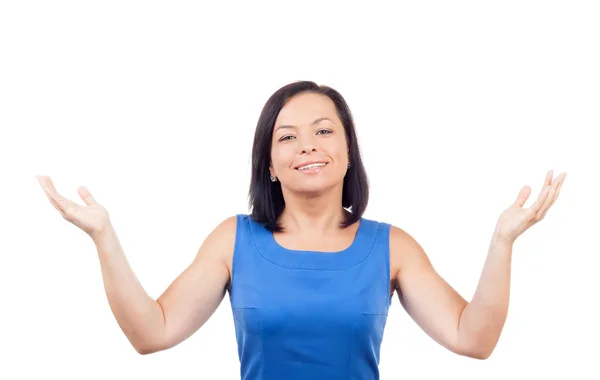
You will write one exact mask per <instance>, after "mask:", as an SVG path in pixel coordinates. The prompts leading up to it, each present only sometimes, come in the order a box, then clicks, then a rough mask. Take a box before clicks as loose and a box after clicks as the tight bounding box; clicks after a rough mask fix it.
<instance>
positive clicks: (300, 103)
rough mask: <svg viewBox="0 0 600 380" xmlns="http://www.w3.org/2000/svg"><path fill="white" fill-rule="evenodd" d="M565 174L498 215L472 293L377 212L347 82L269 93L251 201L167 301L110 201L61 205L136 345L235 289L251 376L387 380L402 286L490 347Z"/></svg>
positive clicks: (428, 313)
mask: <svg viewBox="0 0 600 380" xmlns="http://www.w3.org/2000/svg"><path fill="white" fill-rule="evenodd" d="M565 176H566V174H565V173H563V174H560V175H558V176H557V177H556V178H554V179H553V172H552V171H549V172H548V173H547V174H546V177H545V180H544V186H543V188H542V191H541V193H540V194H539V196H538V198H537V200H536V201H535V202H534V203H533V204H532V205H531V206H530V207H528V208H524V204H525V202H526V201H527V199H528V198H529V195H530V193H531V189H530V188H529V187H528V186H526V187H524V188H523V189H521V191H520V192H519V193H518V195H517V197H516V199H515V201H514V203H513V204H511V205H510V206H509V207H508V208H506V210H505V211H504V212H503V213H502V214H501V215H500V216H499V218H498V221H497V224H496V227H495V229H494V231H493V234H492V239H491V244H490V248H489V252H488V256H487V260H486V263H485V266H484V269H483V272H482V275H481V278H480V281H479V284H478V287H477V290H476V292H475V295H474V297H473V299H472V300H471V301H470V302H467V301H466V300H465V299H463V298H462V297H461V296H460V295H459V294H458V293H457V292H456V291H455V290H454V289H453V288H452V287H451V286H450V285H449V284H448V283H446V281H445V280H444V279H442V278H441V277H440V276H439V275H438V273H437V272H436V271H435V270H434V268H433V266H432V265H431V263H430V261H429V259H428V257H427V255H426V254H425V252H424V251H423V249H422V248H421V246H420V245H419V243H417V242H416V241H415V239H413V238H412V237H411V235H409V234H408V233H407V232H405V231H404V230H402V229H401V228H399V227H395V226H392V225H390V224H388V223H384V222H378V221H374V220H369V219H365V218H364V217H363V213H364V211H365V209H366V207H367V203H368V199H369V188H368V181H367V175H366V172H365V168H364V166H363V162H362V159H361V156H360V150H359V147H358V141H357V137H356V133H355V130H354V123H353V120H352V115H351V113H350V110H349V108H348V105H347V104H346V102H345V100H344V99H343V97H342V96H341V95H340V94H339V93H338V92H337V91H335V90H334V89H332V88H330V87H326V86H319V85H317V84H315V83H313V82H308V81H302V82H295V83H291V84H289V85H286V86H284V87H282V88H281V89H279V90H278V91H276V92H275V93H274V94H273V95H272V96H271V97H270V98H269V99H268V101H267V102H266V104H265V106H264V108H263V110H262V113H261V115H260V118H259V120H258V125H257V126H256V132H255V136H254V145H253V148H252V177H251V184H250V192H249V195H250V208H251V213H250V214H238V215H234V216H231V217H229V218H227V219H226V220H224V221H222V222H221V223H220V224H219V225H218V226H217V227H216V228H215V229H214V230H213V231H212V232H211V234H210V235H209V236H208V237H207V238H206V240H205V241H204V242H203V244H202V245H201V247H200V249H199V250H198V253H197V255H196V258H195V259H194V261H193V262H192V263H191V264H190V266H189V267H188V268H186V269H185V271H183V273H182V274H181V275H180V276H179V277H178V278H177V279H175V281H174V282H173V283H172V284H171V285H170V286H169V287H168V288H167V290H166V291H165V292H164V293H163V294H162V295H161V296H160V297H159V298H158V299H157V300H154V299H152V298H151V297H149V296H148V294H147V293H146V292H145V291H144V289H143V287H142V286H141V285H140V283H139V282H138V281H137V279H136V276H135V275H134V273H133V271H132V270H131V268H129V266H128V264H127V261H126V259H125V254H124V252H123V249H122V247H121V245H120V244H119V241H118V238H117V234H116V232H115V230H114V228H113V226H112V224H111V222H110V219H109V217H108V212H107V211H106V209H104V207H102V206H101V205H100V204H98V202H96V200H95V199H94V198H93V197H92V195H91V194H90V192H89V191H88V190H87V189H86V188H84V187H80V188H79V195H80V196H81V198H82V199H83V200H84V202H85V203H86V206H80V205H78V204H76V203H75V202H72V201H70V200H68V199H65V198H64V197H62V196H61V195H60V194H58V192H57V191H56V189H55V188H54V185H53V184H52V181H51V180H50V178H48V177H39V181H40V184H41V185H42V187H43V189H44V191H45V193H46V194H47V196H48V198H49V199H50V201H51V203H52V204H53V205H54V206H55V207H56V209H57V210H58V211H59V212H60V213H61V214H62V216H63V217H64V218H65V219H66V220H68V221H69V222H71V223H73V224H74V225H76V226H78V227H79V228H81V229H82V230H83V231H85V232H86V233H87V234H88V235H89V236H90V237H91V238H92V239H93V241H94V243H95V244H96V248H97V250H98V254H99V257H100V263H101V267H102V275H103V281H104V286H105V289H106V294H107V296H108V300H109V303H110V307H111V310H112V311H113V313H114V315H115V318H116V320H117V322H118V323H119V326H120V327H121V329H122V330H123V332H124V333H125V335H126V336H127V338H128V339H129V341H130V342H131V344H132V345H133V347H135V349H136V350H137V351H138V352H140V353H142V354H148V353H152V352H157V351H161V350H165V349H168V348H170V347H173V346H175V345H177V344H179V343H180V342H182V341H183V340H185V339H187V338H188V337H190V336H191V335H192V334H193V333H194V332H195V331H196V330H198V329H199V328H200V327H202V325H204V323H205V322H206V321H207V320H208V319H209V318H210V316H211V315H212V314H213V313H214V311H215V310H216V308H217V307H218V306H219V304H220V302H221V301H222V299H223V297H224V295H225V294H226V292H229V296H230V300H231V306H232V313H233V316H234V321H235V332H236V338H237V343H238V355H239V359H240V363H241V377H242V378H243V379H248V380H251V379H252V380H253V379H263V380H268V379H292V380H293V379H314V380H317V379H378V378H379V369H378V366H379V358H380V355H379V354H380V347H381V343H382V339H383V333H384V329H385V325H386V321H387V316H388V310H389V306H390V301H391V296H392V295H393V294H394V293H395V292H396V293H397V294H398V297H399V299H400V302H401V303H402V305H403V307H404V308H405V309H406V311H407V313H408V314H409V315H410V316H411V317H412V318H413V319H414V320H415V321H416V322H417V324H418V325H419V326H421V328H422V329H423V330H424V331H425V332H426V333H427V334H428V335H429V336H430V337H431V338H432V339H434V340H435V341H437V342H439V344H441V345H443V346H444V347H446V348H447V349H448V350H450V351H452V352H454V353H457V354H459V355H464V356H468V357H471V358H478V359H485V358H487V357H488V356H489V355H490V354H491V353H492V351H493V350H494V348H495V346H496V343H497V341H498V338H499V337H500V334H501V331H502V329H503V325H504V321H505V319H506V316H507V312H508V299H509V297H508V296H509V289H510V267H511V256H512V247H513V244H514V242H515V240H516V239H517V238H518V237H519V236H520V235H521V234H522V233H523V232H525V231H526V230H527V229H528V228H530V227H531V226H533V225H534V224H535V223H537V222H539V221H540V220H542V219H543V218H544V216H545V215H546V212H547V211H548V209H549V208H550V207H551V206H552V205H553V204H554V202H555V201H556V199H557V197H558V195H559V191H560V188H561V185H562V183H563V181H564V179H565Z"/></svg>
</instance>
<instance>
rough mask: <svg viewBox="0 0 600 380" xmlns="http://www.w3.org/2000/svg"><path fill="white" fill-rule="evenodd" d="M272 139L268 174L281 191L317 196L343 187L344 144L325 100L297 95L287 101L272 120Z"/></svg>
mask: <svg viewBox="0 0 600 380" xmlns="http://www.w3.org/2000/svg"><path fill="white" fill-rule="evenodd" d="M272 138H273V140H272V148H271V166H270V168H269V170H270V172H271V175H273V176H275V177H277V179H278V181H280V182H281V186H282V187H283V188H285V189H287V190H289V191H293V192H298V193H306V194H307V195H318V194H319V193H322V192H323V191H326V190H329V189H331V188H333V187H335V186H340V187H341V186H342V185H343V180H344V176H345V175H346V171H347V169H348V162H349V157H348V144H347V141H346V133H345V131H344V126H343V125H342V122H341V120H340V119H339V117H338V115H337V112H336V109H335V105H334V103H333V101H331V99H329V98H328V97H327V96H325V95H321V94H315V93H301V94H298V95H296V96H294V97H292V98H290V99H289V100H288V102H287V103H286V104H285V106H284V107H283V108H282V110H281V111H280V112H279V115H278V116H277V119H276V120H275V126H274V128H273V137H272ZM309 164H312V165H311V166H307V165H309ZM284 191H285V190H284Z"/></svg>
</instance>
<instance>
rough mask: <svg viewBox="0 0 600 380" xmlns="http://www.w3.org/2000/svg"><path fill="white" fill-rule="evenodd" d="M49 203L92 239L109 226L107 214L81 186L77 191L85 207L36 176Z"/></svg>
mask: <svg viewBox="0 0 600 380" xmlns="http://www.w3.org/2000/svg"><path fill="white" fill-rule="evenodd" d="M36 178H37V180H38V181H39V183H40V185H41V186H42V189H43V190H44V192H45V193H46V195H47V196H48V199H49V200H50V203H52V205H53V206H54V207H55V208H56V209H57V210H58V211H59V212H60V214H61V215H62V216H63V218H64V219H66V220H68V221H69V222H71V223H73V224H74V225H76V226H77V227H79V228H81V229H82V230H83V231H84V232H85V233H87V234H88V235H90V237H92V238H93V237H94V236H95V235H97V234H98V233H100V232H102V231H104V230H105V229H106V227H107V226H108V225H109V224H110V222H109V218H108V212H107V211H106V209H105V208H104V207H102V205H100V204H99V203H98V202H96V201H95V200H94V197H92V195H91V194H90V192H89V191H88V189H86V188H85V187H83V186H81V187H79V189H78V190H77V192H78V194H79V196H80V197H81V199H83V201H84V202H85V204H86V206H82V205H79V204H77V203H75V202H73V201H71V200H69V199H66V198H65V197H63V196H62V195H60V194H59V193H58V192H57V191H56V188H55V187H54V184H53V183H52V180H51V179H50V177H48V176H36Z"/></svg>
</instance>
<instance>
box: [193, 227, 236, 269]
mask: <svg viewBox="0 0 600 380" xmlns="http://www.w3.org/2000/svg"><path fill="white" fill-rule="evenodd" d="M236 228H237V217H236V216H235V215H233V216H230V217H228V218H226V219H224V220H222V221H221V222H220V223H219V224H218V225H217V226H216V227H215V228H214V229H213V230H212V231H211V232H210V234H209V235H208V236H207V237H206V239H205V241H204V244H203V247H201V248H200V250H199V251H198V256H200V257H202V256H203V255H211V256H212V258H218V259H220V260H222V261H223V262H224V263H228V262H231V258H232V257H233V249H234V246H235V235H236ZM205 248H206V249H205Z"/></svg>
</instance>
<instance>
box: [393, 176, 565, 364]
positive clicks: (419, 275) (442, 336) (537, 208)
mask: <svg viewBox="0 0 600 380" xmlns="http://www.w3.org/2000/svg"><path fill="white" fill-rule="evenodd" d="M552 174H553V173H552V171H549V172H548V174H547V175H546V179H545V182H544V186H543V188H542V191H541V192H540V195H539V197H538V199H537V200H536V201H535V203H534V204H533V205H532V206H531V207H529V208H523V206H524V204H525V202H526V201H527V199H528V198H529V195H530V194H531V188H529V187H528V186H526V187H524V188H523V189H522V190H521V191H520V192H519V195H518V196H517V199H516V201H515V202H514V203H513V205H511V207H509V208H508V209H506V210H505V211H504V212H503V213H502V214H501V215H500V217H499V218H498V222H497V224H496V228H495V230H494V233H493V235H492V239H491V243H490V248H489V252H488V255H487V258H486V261H485V265H484V267H483V271H482V273H481V277H480V279H479V283H478V286H477V289H476V291H475V294H474V296H473V298H472V300H471V301H470V302H467V301H466V300H465V299H464V298H462V297H461V296H460V295H459V294H458V293H457V292H456V291H455V290H454V289H453V288H452V287H451V286H450V285H449V284H448V283H447V282H446V281H445V280H444V279H443V278H442V277H441V276H440V275H439V274H438V273H437V272H436V271H435V269H434V268H433V266H432V264H431V262H430V261H429V259H428V257H427V255H426V253H425V252H424V250H423V248H422V247H421V246H420V245H419V243H417V241H416V240H415V239H414V238H412V237H411V236H410V235H409V234H408V233H406V232H405V231H403V230H402V229H400V228H397V227H392V228H391V230H390V254H391V255H392V256H393V257H394V260H395V261H396V262H398V263H399V266H398V270H397V272H396V274H395V277H394V280H395V283H396V287H397V291H398V297H399V299H400V302H401V304H402V305H403V306H404V308H405V309H406V311H407V312H408V314H409V315H410V316H411V317H412V318H413V319H414V320H415V322H416V323H417V324H418V325H419V326H420V327H421V328H422V329H423V330H424V331H425V332H426V333H427V334H428V335H429V336H430V337H431V338H433V339H434V340H436V341H437V342H438V343H440V344H441V345H443V346H444V347H446V348H448V349H449V350H451V351H453V352H454V353H456V354H459V355H463V356H468V357H472V358H477V359H486V358H488V357H489V356H490V355H491V353H492V351H493V350H494V348H495V347H496V343H497V342H498V339H499V338H500V334H501V332H502V329H503V327H504V322H505V321H506V316H507V313H508V303H509V294H510V272H511V258H512V248H513V244H514V242H515V240H516V239H517V237H518V236H520V235H521V234H522V233H523V232H525V231H526V230H527V229H528V228H530V227H531V226H533V225H534V224H536V223H537V222H539V221H540V220H542V219H543V218H544V216H545V215H546V212H547V211H548V209H549V208H550V207H551V206H552V205H553V204H554V202H555V201H556V199H557V197H558V195H559V192H560V188H561V186H562V184H563V182H564V180H565V177H566V173H562V174H561V175H559V176H557V177H556V178H555V179H554V181H552Z"/></svg>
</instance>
